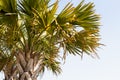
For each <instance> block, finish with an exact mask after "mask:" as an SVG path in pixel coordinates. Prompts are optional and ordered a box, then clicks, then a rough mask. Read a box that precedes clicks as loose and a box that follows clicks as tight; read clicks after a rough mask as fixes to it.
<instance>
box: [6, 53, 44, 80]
mask: <svg viewBox="0 0 120 80" xmlns="http://www.w3.org/2000/svg"><path fill="white" fill-rule="evenodd" d="M15 56H16V63H15V64H16V65H13V66H12V67H14V69H9V70H11V71H9V73H8V72H7V71H8V70H7V69H4V74H5V80H37V77H38V74H39V72H40V71H41V70H42V66H41V65H40V64H41V61H40V60H38V58H37V56H35V57H32V58H31V57H29V58H28V57H25V55H24V53H19V54H17V55H15Z"/></svg>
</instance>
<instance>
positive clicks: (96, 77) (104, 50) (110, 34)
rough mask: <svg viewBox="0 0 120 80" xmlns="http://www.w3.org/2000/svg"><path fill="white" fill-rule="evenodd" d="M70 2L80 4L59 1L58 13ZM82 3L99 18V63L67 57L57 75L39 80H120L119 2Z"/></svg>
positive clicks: (103, 0) (92, 60)
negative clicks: (92, 5) (92, 4)
mask: <svg viewBox="0 0 120 80" xmlns="http://www.w3.org/2000/svg"><path fill="white" fill-rule="evenodd" d="M70 1H71V2H72V3H73V4H74V5H75V6H76V5H77V4H78V3H80V1H81V0H61V1H60V5H59V9H60V10H61V9H62V8H63V7H64V6H65V4H67V3H68V2H70ZM85 2H94V4H95V9H96V13H98V14H100V15H101V20H100V22H101V25H102V26H100V35H101V36H100V37H101V40H100V42H101V43H103V44H105V45H106V46H101V48H100V49H98V51H97V53H98V55H99V57H100V59H97V58H96V59H93V58H91V57H90V56H88V55H84V57H83V59H82V60H81V58H80V57H79V56H73V55H68V56H67V59H66V63H65V64H63V65H61V67H62V73H61V74H60V75H58V76H55V75H53V73H51V72H50V71H48V72H45V74H44V75H43V77H42V78H41V79H39V80H120V36H119V35H120V20H119V19H120V9H119V8H120V0H85ZM0 80H3V79H2V74H1V75H0Z"/></svg>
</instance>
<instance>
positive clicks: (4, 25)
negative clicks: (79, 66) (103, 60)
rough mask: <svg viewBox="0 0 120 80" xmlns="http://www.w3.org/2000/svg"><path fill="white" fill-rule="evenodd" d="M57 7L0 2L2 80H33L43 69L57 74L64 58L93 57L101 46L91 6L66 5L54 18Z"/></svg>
mask: <svg viewBox="0 0 120 80" xmlns="http://www.w3.org/2000/svg"><path fill="white" fill-rule="evenodd" d="M58 3H59V1H58V0H56V1H55V2H54V3H53V4H50V0H0V71H3V72H4V74H5V80H37V77H38V75H39V74H42V73H43V72H44V70H45V68H47V69H49V70H51V71H52V72H53V73H55V74H59V73H60V72H61V68H60V63H61V59H63V60H65V59H66V55H67V54H73V55H80V56H81V57H82V56H83V54H88V55H91V56H94V55H95V54H96V49H97V48H98V47H99V45H101V44H100V43H99V27H98V26H99V15H97V14H95V10H94V4H93V3H91V2H90V3H86V4H85V3H84V1H81V2H80V4H78V6H76V7H74V6H73V4H71V3H68V4H67V5H66V6H65V8H64V9H63V10H62V11H61V12H60V13H58V14H57V9H58ZM61 49H62V50H63V53H60V50H61Z"/></svg>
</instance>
